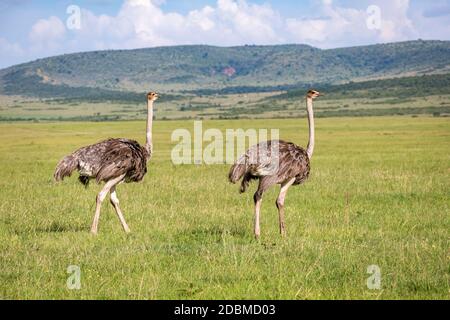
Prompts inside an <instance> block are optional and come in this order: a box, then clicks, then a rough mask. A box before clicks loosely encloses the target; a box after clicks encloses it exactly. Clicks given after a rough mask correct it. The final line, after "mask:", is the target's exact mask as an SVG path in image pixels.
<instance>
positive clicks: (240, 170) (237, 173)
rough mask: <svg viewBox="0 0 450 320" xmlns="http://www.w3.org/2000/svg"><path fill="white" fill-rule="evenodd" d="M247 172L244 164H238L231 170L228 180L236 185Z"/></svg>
mask: <svg viewBox="0 0 450 320" xmlns="http://www.w3.org/2000/svg"><path fill="white" fill-rule="evenodd" d="M245 171H246V166H245V165H244V164H239V163H236V164H235V165H233V166H232V167H231V169H230V172H229V173H228V180H229V181H230V182H231V183H236V182H238V181H239V180H241V178H242V177H243V176H244V174H245Z"/></svg>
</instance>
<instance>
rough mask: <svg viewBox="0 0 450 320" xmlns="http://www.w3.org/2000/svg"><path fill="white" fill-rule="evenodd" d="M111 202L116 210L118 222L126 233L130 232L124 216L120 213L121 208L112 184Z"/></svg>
mask: <svg viewBox="0 0 450 320" xmlns="http://www.w3.org/2000/svg"><path fill="white" fill-rule="evenodd" d="M110 193H111V204H112V205H113V207H114V209H115V210H116V213H117V216H118V217H119V220H120V223H121V224H122V227H123V230H124V231H125V232H126V233H130V228H129V227H128V225H127V222H126V221H125V218H124V216H123V214H122V210H120V207H119V203H120V202H119V198H117V193H116V186H113V187H112V188H111V191H110Z"/></svg>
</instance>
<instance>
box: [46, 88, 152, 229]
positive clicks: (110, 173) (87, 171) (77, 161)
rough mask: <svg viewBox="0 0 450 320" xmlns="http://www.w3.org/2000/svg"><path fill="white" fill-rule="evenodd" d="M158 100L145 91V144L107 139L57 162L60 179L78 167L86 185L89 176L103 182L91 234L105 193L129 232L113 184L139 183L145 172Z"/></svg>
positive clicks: (57, 173)
mask: <svg viewBox="0 0 450 320" xmlns="http://www.w3.org/2000/svg"><path fill="white" fill-rule="evenodd" d="M157 99H158V94H157V93H154V92H151V93H149V94H147V108H148V110H147V140H146V143H145V146H141V145H140V144H139V143H138V142H137V141H134V140H129V139H108V140H105V141H102V142H99V143H96V144H93V145H90V146H87V147H83V148H81V149H78V150H77V151H75V152H74V153H72V154H70V155H68V156H66V157H64V158H63V159H62V160H61V161H60V162H59V163H58V165H57V167H56V170H55V173H54V178H55V180H56V181H62V180H64V178H65V177H70V176H71V175H72V173H73V172H74V171H75V170H77V171H78V173H79V175H80V176H79V178H78V179H79V181H80V182H81V183H82V184H83V185H85V186H87V185H88V184H89V181H90V180H91V179H95V180H96V181H97V183H101V182H104V183H105V185H104V187H103V189H102V190H101V191H100V193H99V194H98V195H97V199H96V208H95V215H94V221H93V223H92V227H91V233H93V234H97V232H98V223H99V219H100V209H101V206H102V203H103V201H104V200H105V198H106V196H107V195H108V193H110V196H111V198H110V199H111V204H112V205H113V207H114V209H115V211H116V213H117V216H118V217H119V220H120V222H121V224H122V227H123V229H124V231H125V232H126V233H129V232H130V228H129V227H128V225H127V223H126V221H125V218H124V216H123V213H122V210H121V209H120V207H119V199H118V197H117V193H116V186H117V185H119V184H121V183H123V182H126V183H130V182H140V181H142V179H143V178H144V176H145V174H146V173H147V162H148V161H149V160H150V158H151V156H152V149H153V142H152V124H153V102H154V101H156V100H157Z"/></svg>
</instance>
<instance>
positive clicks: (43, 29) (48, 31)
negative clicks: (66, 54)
mask: <svg viewBox="0 0 450 320" xmlns="http://www.w3.org/2000/svg"><path fill="white" fill-rule="evenodd" d="M65 33H66V27H65V26H64V23H63V22H62V21H61V19H59V18H58V17H54V16H52V17H50V18H48V19H41V20H39V21H38V22H36V23H35V24H34V25H33V27H32V28H31V31H30V35H29V37H30V41H31V42H33V43H39V44H43V43H49V42H50V43H51V42H55V41H60V40H62V39H63V38H64V35H65Z"/></svg>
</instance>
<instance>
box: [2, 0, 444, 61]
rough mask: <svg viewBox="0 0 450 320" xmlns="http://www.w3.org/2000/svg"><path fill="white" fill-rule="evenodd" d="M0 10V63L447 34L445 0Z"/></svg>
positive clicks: (42, 5)
mask: <svg viewBox="0 0 450 320" xmlns="http://www.w3.org/2000/svg"><path fill="white" fill-rule="evenodd" d="M0 9H2V10H0V12H1V13H0V17H1V18H2V19H0V69H4V68H7V67H10V66H14V65H18V64H22V63H27V62H31V61H35V60H37V59H42V58H49V57H54V56H59V55H63V54H72V53H81V52H93V51H105V50H133V49H146V48H158V47H174V46H183V45H190V46H194V45H208V46H216V47H239V46H245V45H255V46H262V45H264V46H271V45H308V46H311V47H315V48H318V49H337V48H348V47H360V46H367V45H375V44H385V43H397V42H405V41H414V40H418V39H422V40H431V39H433V40H436V41H448V40H450V33H449V32H448V31H447V29H448V27H447V26H448V25H449V24H450V0H440V1H435V2H433V3H429V2H428V1H421V0H393V1H388V0H377V1H368V0H364V1H355V0H334V1H333V0H302V1H293V0H286V1H278V2H277V1H274V0H195V1H174V0H101V1H99V0H97V1H87V0H80V1H77V2H76V3H73V2H72V1H69V0H60V1H57V2H56V3H55V2H51V1H40V2H39V3H36V2H32V1H29V0H23V1H20V2H17V1H12V0H6V1H3V2H2V3H1V4H0ZM149 17H152V18H150V19H149ZM18 21H19V22H18ZM11 25H12V26H14V27H13V28H12V27H11ZM218 35H220V37H219V36H218Z"/></svg>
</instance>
